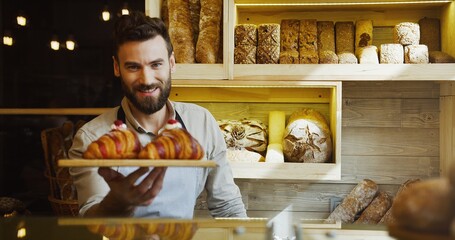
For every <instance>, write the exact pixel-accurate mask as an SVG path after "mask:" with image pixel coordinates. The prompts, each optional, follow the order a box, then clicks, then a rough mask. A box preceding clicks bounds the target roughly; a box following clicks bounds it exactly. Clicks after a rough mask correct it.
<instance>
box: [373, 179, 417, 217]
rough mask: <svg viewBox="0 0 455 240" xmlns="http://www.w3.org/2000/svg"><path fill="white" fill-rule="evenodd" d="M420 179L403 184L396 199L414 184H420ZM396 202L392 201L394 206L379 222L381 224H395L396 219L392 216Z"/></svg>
mask: <svg viewBox="0 0 455 240" xmlns="http://www.w3.org/2000/svg"><path fill="white" fill-rule="evenodd" d="M419 181H420V179H409V180H407V181H406V182H404V183H403V184H401V186H400V188H399V189H398V191H397V193H396V194H395V198H397V197H398V196H399V195H400V194H401V193H402V192H403V191H404V190H405V189H407V188H408V187H409V186H411V185H412V184H414V183H416V182H419ZM394 204H395V203H394V201H392V206H391V207H390V208H389V210H387V212H386V213H385V214H384V216H383V217H382V218H381V220H380V221H379V224H393V223H395V218H394V217H393V215H392V207H393V205H394Z"/></svg>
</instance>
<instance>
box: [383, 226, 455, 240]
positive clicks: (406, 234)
mask: <svg viewBox="0 0 455 240" xmlns="http://www.w3.org/2000/svg"><path fill="white" fill-rule="evenodd" d="M387 229H388V230H389V235H390V236H392V237H394V238H396V239H398V240H450V239H452V240H453V239H454V238H453V237H450V235H443V234H435V233H426V232H417V231H409V230H407V229H403V228H401V227H399V226H397V225H389V226H388V227H387Z"/></svg>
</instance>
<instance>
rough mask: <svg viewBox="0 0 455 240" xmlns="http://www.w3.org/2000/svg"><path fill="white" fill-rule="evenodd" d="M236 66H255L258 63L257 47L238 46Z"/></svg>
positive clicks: (236, 48) (236, 49) (235, 50)
mask: <svg viewBox="0 0 455 240" xmlns="http://www.w3.org/2000/svg"><path fill="white" fill-rule="evenodd" d="M234 63H235V64H255V63H256V46H254V45H244V44H241V45H237V46H235V47H234Z"/></svg>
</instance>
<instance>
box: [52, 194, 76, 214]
mask: <svg viewBox="0 0 455 240" xmlns="http://www.w3.org/2000/svg"><path fill="white" fill-rule="evenodd" d="M47 199H48V200H49V202H50V203H51V206H52V210H53V211H54V213H55V214H56V215H57V216H78V215H79V204H78V203H77V200H60V199H55V198H53V197H52V196H49V197H48V198H47Z"/></svg>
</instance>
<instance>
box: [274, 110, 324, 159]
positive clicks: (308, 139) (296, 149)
mask: <svg viewBox="0 0 455 240" xmlns="http://www.w3.org/2000/svg"><path fill="white" fill-rule="evenodd" d="M283 153H284V156H285V160H286V161H287V162H306V163H308V162H309V163H322V162H329V161H330V160H331V155H332V138H331V132H330V129H329V125H328V123H327V121H326V119H325V118H324V116H323V115H322V114H321V113H319V112H318V111H316V110H314V109H308V108H306V109H302V110H300V111H296V112H294V113H292V114H291V116H290V117H289V119H288V123H287V125H286V130H285V132H284V139H283Z"/></svg>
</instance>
